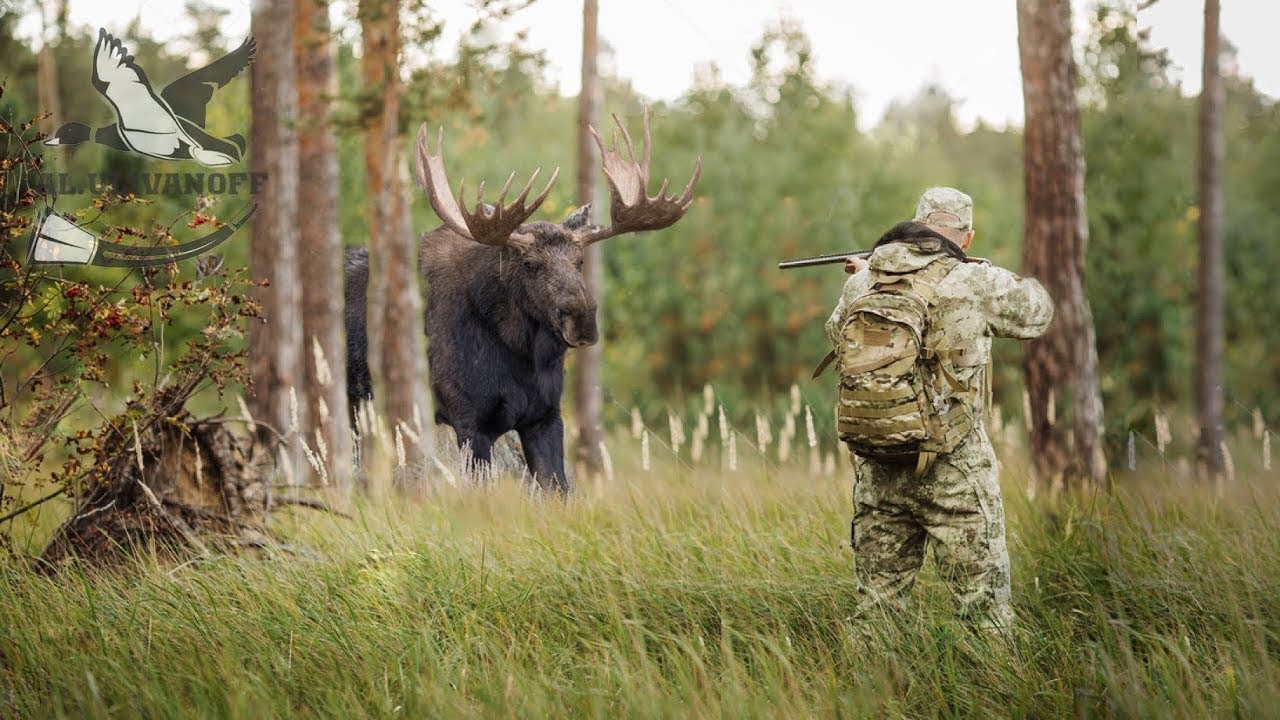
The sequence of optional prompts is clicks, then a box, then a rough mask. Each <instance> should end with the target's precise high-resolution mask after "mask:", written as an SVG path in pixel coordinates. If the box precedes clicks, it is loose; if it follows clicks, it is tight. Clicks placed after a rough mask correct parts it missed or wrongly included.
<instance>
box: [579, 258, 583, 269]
mask: <svg viewBox="0 0 1280 720" xmlns="http://www.w3.org/2000/svg"><path fill="white" fill-rule="evenodd" d="M578 269H579V270H581V269H582V260H581V259H579V260H578Z"/></svg>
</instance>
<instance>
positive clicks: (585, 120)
mask: <svg viewBox="0 0 1280 720" xmlns="http://www.w3.org/2000/svg"><path fill="white" fill-rule="evenodd" d="M598 16H599V9H598V6H597V0H583V6H582V89H581V90H580V91H579V94H578V185H577V201H578V204H579V205H585V204H587V203H591V206H592V210H593V219H594V218H598V217H600V213H601V212H602V208H601V207H600V203H599V199H600V195H599V192H598V186H599V182H598V177H599V176H598V174H597V173H598V170H597V161H596V157H595V153H596V150H595V146H594V141H593V140H592V138H591V133H590V131H589V130H588V128H589V127H590V126H592V125H596V126H598V125H599V124H600V105H601V94H602V93H601V87H600V75H599V72H598V69H597V65H596V57H597V55H598V41H597V32H596V27H597V18H598ZM601 245H602V244H601V243H593V244H592V245H589V246H588V247H587V249H586V251H585V258H584V260H583V264H582V272H583V275H584V276H585V278H586V284H587V292H589V293H591V296H592V297H594V298H595V299H596V303H597V309H596V320H597V322H599V321H600V318H602V317H603V316H604V312H603V306H604V258H603V257H602V256H601V255H602V252H601ZM603 342H604V332H603V328H601V333H600V342H598V343H596V344H595V345H588V346H587V347H584V348H581V349H579V350H578V351H577V353H576V355H575V357H574V374H573V381H574V419H575V421H576V423H577V435H578V444H577V457H578V462H579V463H580V464H581V466H582V469H583V471H584V472H585V473H586V474H587V475H598V474H599V473H600V472H601V468H602V465H603V458H602V454H601V448H600V445H601V442H602V441H603V440H604V427H603V423H602V420H601V414H602V411H603V406H604V390H603V386H604V377H603V371H602V366H603V359H604V351H603Z"/></svg>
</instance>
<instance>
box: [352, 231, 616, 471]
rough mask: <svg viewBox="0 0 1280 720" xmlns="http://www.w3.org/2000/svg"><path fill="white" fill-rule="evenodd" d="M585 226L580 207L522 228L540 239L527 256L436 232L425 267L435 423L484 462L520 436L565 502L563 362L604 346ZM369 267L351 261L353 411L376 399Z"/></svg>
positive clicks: (427, 241) (426, 244)
mask: <svg viewBox="0 0 1280 720" xmlns="http://www.w3.org/2000/svg"><path fill="white" fill-rule="evenodd" d="M586 217H587V209H586V208H581V209H579V210H578V211H577V212H574V213H573V214H572V215H570V216H569V217H568V218H566V219H565V221H564V223H563V224H560V225H556V224H554V223H547V222H533V223H529V224H527V225H524V226H522V227H521V228H520V232H525V233H529V234H532V235H533V236H534V237H535V242H534V243H533V245H532V246H531V247H530V248H529V249H527V250H524V249H516V248H512V247H502V248H499V247H492V246H487V245H480V244H478V243H475V242H473V241H470V240H467V239H465V238H462V237H460V236H459V235H457V234H455V233H454V232H452V231H450V230H448V229H446V228H438V229H436V230H433V231H431V232H429V233H427V234H425V235H423V237H422V246H421V255H420V261H419V262H420V270H421V272H422V277H423V279H424V281H425V282H426V286H427V302H426V312H425V330H426V333H427V337H428V340H429V346H428V351H427V357H428V360H429V362H430V366H431V390H432V394H433V395H434V397H435V403H436V421H437V422H441V423H445V424H447V425H450V426H452V427H453V429H454V431H455V432H456V433H457V436H458V444H459V446H460V447H461V446H469V447H470V451H471V453H472V454H473V455H474V457H475V458H476V459H477V460H479V461H483V462H488V460H489V457H490V451H491V449H492V447H493V443H494V441H496V440H497V439H498V437H499V436H501V435H502V434H504V433H506V432H508V431H511V430H515V431H516V433H517V434H518V435H519V437H520V443H521V445H522V447H523V450H524V456H525V461H526V462H527V463H528V465H529V470H530V472H531V473H532V474H533V476H534V477H535V478H536V479H537V481H538V483H539V484H540V485H541V486H543V487H544V488H548V489H553V490H556V491H559V492H566V491H567V490H568V488H569V482H568V477H567V475H566V474H565V469H564V423H563V420H562V419H561V417H560V397H561V395H562V393H563V391H564V356H565V352H566V351H567V350H568V349H569V348H570V347H579V346H582V345H590V344H592V343H594V342H596V341H597V339H598V332H597V328H596V302H595V299H594V298H592V297H591V295H590V293H589V292H587V288H586V284H585V281H584V279H583V276H582V256H583V253H582V248H581V246H580V245H579V244H578V243H577V242H576V241H575V240H574V239H573V236H572V231H574V230H578V229H581V228H583V227H584V226H585V225H586ZM367 258H368V254H367V251H366V250H364V249H358V250H348V251H347V284H348V285H347V288H348V289H347V293H346V321H347V348H348V359H347V360H348V361H347V367H348V388H349V389H350V392H351V394H352V401H353V402H358V401H360V400H362V399H366V398H368V397H371V395H372V387H371V383H370V379H369V370H368V367H367V362H366V357H365V356H366V352H367V350H366V341H365V330H364V327H365V297H364V295H365V286H366V284H367V277H368V259H367ZM391 392H394V390H392V391H391Z"/></svg>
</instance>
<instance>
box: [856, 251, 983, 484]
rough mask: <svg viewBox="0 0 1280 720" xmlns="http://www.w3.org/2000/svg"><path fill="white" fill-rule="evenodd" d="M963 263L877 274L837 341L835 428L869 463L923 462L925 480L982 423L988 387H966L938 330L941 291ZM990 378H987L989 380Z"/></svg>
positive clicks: (919, 470)
mask: <svg viewBox="0 0 1280 720" xmlns="http://www.w3.org/2000/svg"><path fill="white" fill-rule="evenodd" d="M958 264H959V261H957V260H955V259H953V258H950V257H941V258H939V259H937V260H934V261H933V262H931V263H929V264H928V265H926V266H925V267H923V268H921V269H919V270H916V271H914V272H908V273H889V272H884V271H880V270H871V271H870V272H871V285H870V287H869V288H868V289H867V291H866V292H864V293H863V294H862V295H860V296H858V297H857V298H855V299H854V300H853V302H851V303H850V305H849V308H848V310H847V311H846V314H845V318H844V324H843V326H842V328H841V332H840V336H839V337H838V345H837V347H836V349H835V359H836V360H837V367H838V368H839V371H840V403H839V405H837V406H836V427H837V430H838V432H839V434H840V439H841V440H842V441H843V442H844V443H845V444H847V445H848V446H849V448H850V449H851V450H852V451H853V452H854V453H855V454H857V455H860V456H862V457H867V458H872V459H877V460H884V461H891V462H898V463H910V462H911V461H914V462H915V464H916V476H917V477H920V476H922V475H924V473H925V472H927V471H928V470H929V468H930V467H932V466H933V462H934V461H935V460H936V459H937V457H938V456H939V455H945V454H946V453H949V452H951V451H952V450H954V449H955V448H956V446H957V445H959V444H960V442H961V441H963V440H964V438H965V437H966V436H968V434H969V433H970V431H972V430H973V428H974V425H975V423H976V422H978V417H979V412H978V403H979V402H980V401H979V396H980V394H982V393H983V388H981V387H975V386H978V385H980V384H981V385H985V382H982V383H979V382H977V380H978V378H974V380H973V381H970V382H969V383H961V382H959V381H958V380H957V378H956V373H955V367H954V365H952V362H951V360H952V358H953V357H955V356H956V355H957V353H959V352H962V351H959V350H957V349H955V348H952V347H949V346H948V340H947V336H946V334H945V333H943V332H941V330H940V329H935V328H933V327H932V322H931V320H932V312H933V311H934V309H935V296H936V292H937V285H938V283H940V282H941V281H942V279H943V278H945V277H946V276H947V274H948V273H950V272H951V270H952V269H953V268H954V267H955V266H956V265H958ZM988 374H989V372H988V373H984V374H983V375H982V377H983V378H984V379H985V377H986V375H988Z"/></svg>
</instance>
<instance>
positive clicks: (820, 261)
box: [778, 250, 871, 270]
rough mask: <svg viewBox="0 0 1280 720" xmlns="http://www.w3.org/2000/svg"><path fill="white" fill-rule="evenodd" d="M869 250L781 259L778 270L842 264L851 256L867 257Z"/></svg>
mask: <svg viewBox="0 0 1280 720" xmlns="http://www.w3.org/2000/svg"><path fill="white" fill-rule="evenodd" d="M870 255H871V251H870V250H857V251H854V252H846V253H832V254H830V255H814V256H813V257H803V258H795V259H794V260H783V261H782V262H780V263H778V269H779V270H790V269H791V268H799V267H811V266H814V265H833V264H835V263H841V264H844V261H845V260H847V259H849V258H851V257H862V258H865V257H869V256H870Z"/></svg>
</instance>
